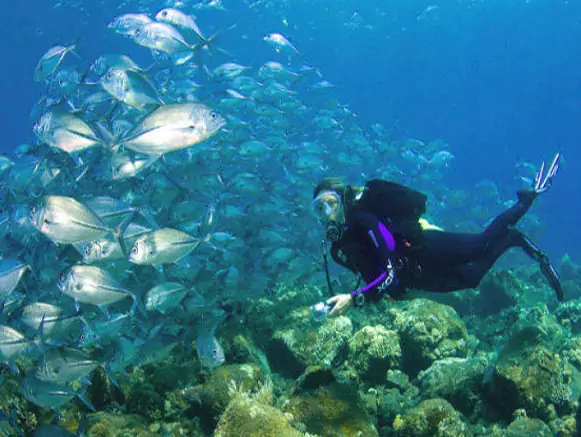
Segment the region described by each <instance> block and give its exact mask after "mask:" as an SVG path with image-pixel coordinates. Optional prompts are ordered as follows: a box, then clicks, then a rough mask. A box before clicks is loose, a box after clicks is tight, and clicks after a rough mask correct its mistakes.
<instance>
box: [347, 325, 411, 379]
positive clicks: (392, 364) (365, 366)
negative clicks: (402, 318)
mask: <svg viewBox="0 0 581 437" xmlns="http://www.w3.org/2000/svg"><path fill="white" fill-rule="evenodd" d="M401 361H402V353H401V347H400V345H399V336H398V335H397V333H396V332H394V331H388V330H387V329H385V328H384V327H383V326H381V325H378V326H366V327H365V328H363V329H362V330H360V331H358V332H356V333H355V335H354V336H353V337H352V338H351V339H350V340H349V364H350V365H351V366H353V367H354V368H355V369H356V370H357V371H358V372H359V374H360V375H361V377H362V378H363V379H365V380H367V381H369V382H371V383H376V384H381V383H385V379H386V374H387V371H388V370H389V369H397V368H399V367H400V365H401Z"/></svg>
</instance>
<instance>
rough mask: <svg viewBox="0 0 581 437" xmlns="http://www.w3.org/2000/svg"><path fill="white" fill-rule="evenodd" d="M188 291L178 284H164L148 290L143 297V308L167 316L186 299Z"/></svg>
mask: <svg viewBox="0 0 581 437" xmlns="http://www.w3.org/2000/svg"><path fill="white" fill-rule="evenodd" d="M186 294H188V289H187V288H186V287H185V286H184V285H183V284H180V283H178V282H164V283H162V284H157V285H156V286H155V287H153V288H152V289H150V290H149V291H148V292H147V294H146V296H145V308H146V309H147V310H148V311H159V312H160V313H162V314H168V313H170V312H171V311H173V310H174V309H175V308H176V307H177V306H178V305H180V303H181V302H182V300H183V299H184V297H186Z"/></svg>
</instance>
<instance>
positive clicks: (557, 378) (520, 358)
mask: <svg viewBox="0 0 581 437" xmlns="http://www.w3.org/2000/svg"><path fill="white" fill-rule="evenodd" d="M492 394H493V402H492V405H495V406H496V407H497V408H498V409H499V411H500V412H504V413H505V414H511V413H512V412H513V411H514V410H516V409H518V408H523V409H525V411H526V412H527V414H528V415H529V416H531V417H537V418H540V419H543V420H551V419H554V418H556V415H557V413H556V409H557V408H558V409H564V408H565V409H567V407H569V409H570V405H569V403H570V402H571V398H572V396H571V395H572V392H571V389H570V388H569V386H568V384H567V381H566V380H565V375H564V372H563V365H562V361H561V358H560V357H559V355H557V354H554V353H552V352H550V351H549V350H548V349H547V348H546V347H544V346H542V345H536V346H529V347H524V348H522V349H520V350H518V351H515V350H512V349H507V348H505V349H504V350H503V351H502V352H501V354H500V356H499V358H498V361H497V363H496V364H495V366H494V375H493V381H492Z"/></svg>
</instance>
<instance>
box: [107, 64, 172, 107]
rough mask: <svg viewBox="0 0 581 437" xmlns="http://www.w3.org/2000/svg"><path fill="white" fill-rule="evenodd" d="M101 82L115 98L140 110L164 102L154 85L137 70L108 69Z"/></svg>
mask: <svg viewBox="0 0 581 437" xmlns="http://www.w3.org/2000/svg"><path fill="white" fill-rule="evenodd" d="M100 82H101V86H102V87H103V89H104V90H105V91H107V92H108V93H109V94H111V95H112V96H113V97H114V98H115V99H117V100H119V101H120V102H123V103H125V104H126V105H129V106H132V107H134V108H137V109H139V110H142V111H143V110H146V109H147V108H150V109H151V108H152V107H156V106H159V105H161V104H162V103H163V102H162V101H161V100H160V98H159V96H158V95H157V91H156V90H155V88H154V87H153V85H152V84H151V83H150V82H149V81H148V80H147V79H145V78H144V77H143V76H142V75H141V74H140V73H139V72H137V71H133V70H124V69H120V68H114V69H111V70H109V71H107V73H105V74H104V75H103V76H102V77H101V80H100Z"/></svg>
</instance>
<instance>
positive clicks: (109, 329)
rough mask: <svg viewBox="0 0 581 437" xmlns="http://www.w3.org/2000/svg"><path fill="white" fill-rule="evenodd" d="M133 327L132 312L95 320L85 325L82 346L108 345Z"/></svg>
mask: <svg viewBox="0 0 581 437" xmlns="http://www.w3.org/2000/svg"><path fill="white" fill-rule="evenodd" d="M130 329H131V314H129V313H126V314H113V315H112V316H111V318H107V319H106V320H97V321H95V320H93V321H92V322H90V323H89V324H87V325H85V330H84V332H83V334H82V336H81V341H80V344H81V345H82V346H91V345H93V344H99V345H101V346H103V345H106V344H108V343H110V342H112V341H114V340H117V339H118V338H119V337H120V336H121V334H124V333H127V332H128V331H129V330H130Z"/></svg>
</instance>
